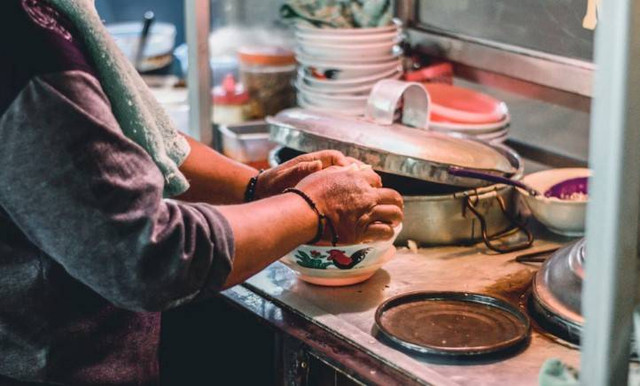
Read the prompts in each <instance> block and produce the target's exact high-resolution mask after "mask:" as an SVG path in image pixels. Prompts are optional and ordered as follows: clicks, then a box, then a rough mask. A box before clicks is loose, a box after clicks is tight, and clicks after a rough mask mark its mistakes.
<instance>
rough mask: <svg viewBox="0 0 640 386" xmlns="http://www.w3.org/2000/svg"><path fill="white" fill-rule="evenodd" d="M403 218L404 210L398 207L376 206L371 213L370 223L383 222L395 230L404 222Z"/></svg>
mask: <svg viewBox="0 0 640 386" xmlns="http://www.w3.org/2000/svg"><path fill="white" fill-rule="evenodd" d="M403 217H404V214H403V213H402V209H400V208H399V207H397V206H396V205H376V206H375V207H374V208H373V210H372V211H371V214H370V217H369V221H371V222H383V223H386V224H389V225H391V226H392V227H394V228H395V227H397V226H398V224H400V223H401V222H402V219H403Z"/></svg>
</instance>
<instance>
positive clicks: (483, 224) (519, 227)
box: [465, 196, 534, 253]
mask: <svg viewBox="0 0 640 386" xmlns="http://www.w3.org/2000/svg"><path fill="white" fill-rule="evenodd" d="M495 199H496V200H497V201H498V204H499V205H500V209H501V210H502V214H503V215H504V216H505V217H506V218H507V219H508V220H509V221H510V222H511V227H510V228H509V229H508V230H506V231H504V232H502V233H499V234H496V235H489V232H488V226H487V220H486V219H485V218H484V216H483V215H482V213H480V212H479V211H478V210H477V209H476V207H475V204H474V203H473V202H471V197H467V198H466V199H465V206H466V208H467V209H469V210H470V211H471V213H473V214H474V215H475V216H476V218H477V219H478V221H480V229H481V230H482V241H484V244H485V245H486V246H487V248H489V249H491V250H492V251H494V252H498V253H509V252H515V251H521V250H523V249H527V248H529V247H531V245H533V241H534V237H533V233H531V231H530V230H528V229H527V228H526V227H525V225H524V224H522V223H520V222H519V221H517V220H516V219H515V218H513V216H511V215H510V214H509V212H508V211H507V206H506V205H505V203H504V200H503V199H502V197H500V196H496V197H495ZM518 232H522V233H524V235H525V236H526V237H527V239H526V240H525V241H524V242H522V243H519V244H514V245H509V246H499V245H496V244H493V243H492V241H495V240H498V239H501V238H503V237H506V236H509V235H512V234H514V233H518Z"/></svg>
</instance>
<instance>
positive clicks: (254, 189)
mask: <svg viewBox="0 0 640 386" xmlns="http://www.w3.org/2000/svg"><path fill="white" fill-rule="evenodd" d="M263 172H264V169H260V170H259V171H258V172H257V173H256V174H255V175H254V176H253V177H251V178H250V179H249V182H247V186H246V188H245V191H244V202H251V201H255V200H257V199H260V198H262V197H261V196H260V195H259V194H258V189H259V183H260V176H261V175H262V173H263Z"/></svg>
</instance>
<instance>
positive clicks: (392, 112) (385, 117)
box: [365, 79, 431, 130]
mask: <svg viewBox="0 0 640 386" xmlns="http://www.w3.org/2000/svg"><path fill="white" fill-rule="evenodd" d="M400 101H402V124H404V125H405V126H411V127H415V128H418V129H423V130H428V128H429V108H430V105H431V99H430V97H429V92H427V89H425V88H424V86H423V85H421V84H420V83H416V82H403V81H399V80H393V79H385V80H381V81H379V82H378V83H376V85H375V86H374V87H373V90H371V94H369V100H368V101H367V108H366V111H365V117H366V118H367V119H369V120H370V121H373V122H375V123H377V124H380V125H392V124H394V123H396V108H397V107H398V104H399V103H400Z"/></svg>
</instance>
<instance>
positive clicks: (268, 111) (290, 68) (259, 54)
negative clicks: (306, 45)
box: [238, 46, 296, 118]
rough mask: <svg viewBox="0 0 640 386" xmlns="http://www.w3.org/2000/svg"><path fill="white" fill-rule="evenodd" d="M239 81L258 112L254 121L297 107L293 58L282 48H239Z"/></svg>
mask: <svg viewBox="0 0 640 386" xmlns="http://www.w3.org/2000/svg"><path fill="white" fill-rule="evenodd" d="M238 59H239V62H240V63H239V64H240V79H241V80H242V83H243V84H244V85H245V86H246V88H247V91H248V92H249V95H250V96H251V99H252V100H253V101H255V102H256V105H257V106H258V108H259V109H260V112H259V113H258V116H257V118H264V117H266V116H270V115H275V114H277V113H279V112H280V111H282V110H284V109H287V108H289V107H293V106H295V104H296V91H295V88H294V81H295V78H296V59H295V56H294V54H293V51H291V50H288V49H285V48H282V47H269V46H265V47H242V48H240V49H239V50H238Z"/></svg>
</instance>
